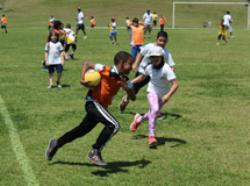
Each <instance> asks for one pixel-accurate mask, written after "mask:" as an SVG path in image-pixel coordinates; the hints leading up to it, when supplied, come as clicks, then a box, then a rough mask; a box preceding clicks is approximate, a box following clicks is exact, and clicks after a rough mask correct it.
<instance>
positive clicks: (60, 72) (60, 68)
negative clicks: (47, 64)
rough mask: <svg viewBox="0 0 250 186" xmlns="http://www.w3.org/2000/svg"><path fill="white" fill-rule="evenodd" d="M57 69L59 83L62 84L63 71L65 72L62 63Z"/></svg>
mask: <svg viewBox="0 0 250 186" xmlns="http://www.w3.org/2000/svg"><path fill="white" fill-rule="evenodd" d="M56 71H57V81H56V83H57V85H60V84H61V77H62V72H63V66H62V65H61V64H59V65H57V66H56Z"/></svg>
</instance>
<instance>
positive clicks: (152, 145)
mask: <svg viewBox="0 0 250 186" xmlns="http://www.w3.org/2000/svg"><path fill="white" fill-rule="evenodd" d="M148 145H149V148H155V147H156V146H157V139H156V138H155V136H149V137H148Z"/></svg>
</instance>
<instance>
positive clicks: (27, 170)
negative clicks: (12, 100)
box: [0, 95, 39, 186]
mask: <svg viewBox="0 0 250 186" xmlns="http://www.w3.org/2000/svg"><path fill="white" fill-rule="evenodd" d="M0 113H1V115H2V117H3V120H4V123H5V125H6V127H7V128H8V132H9V137H10V141H11V146H12V149H13V151H14V153H15V156H16V159H17V162H18V163H19V165H20V167H21V169H22V171H23V175H24V179H25V181H26V183H27V185H28V186H39V183H38V181H37V179H36V177H35V175H34V173H33V170H32V168H31V166H30V164H29V160H28V157H27V155H26V153H25V150H24V147H23V144H22V143H21V140H20V137H19V134H18V132H17V129H16V127H15V125H14V123H13V121H12V119H11V117H10V114H9V112H8V109H7V107H6V106H5V103H4V100H3V98H2V96H1V95H0Z"/></svg>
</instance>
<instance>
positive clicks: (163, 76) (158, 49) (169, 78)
mask: <svg viewBox="0 0 250 186" xmlns="http://www.w3.org/2000/svg"><path fill="white" fill-rule="evenodd" d="M167 42H168V34H167V33H166V32H164V31H160V32H159V33H158V34H157V37H156V42H155V43H150V44H147V45H145V46H143V47H142V49H141V50H140V52H139V53H138V54H137V55H136V58H134V57H133V56H132V55H131V54H129V53H127V52H125V51H120V52H118V53H116V55H115V56H114V66H112V67H110V66H106V65H103V64H94V63H91V62H84V63H83V66H82V71H81V77H80V83H81V84H82V85H83V86H85V87H87V88H88V89H89V91H88V93H87V95H86V98H85V100H86V103H85V110H86V115H85V117H84V118H83V120H82V121H81V123H80V124H79V125H78V126H77V127H75V128H73V129H72V130H70V131H68V132H66V133H65V134H63V135H62V136H61V137H59V138H57V139H51V140H50V142H49V145H48V148H47V150H46V154H45V156H46V159H47V160H52V158H53V157H54V155H55V154H56V152H57V151H58V150H59V149H60V148H62V147H63V146H64V145H65V144H67V143H70V142H72V141H73V140H75V139H77V138H79V137H82V136H85V135H86V134H87V133H88V132H90V131H91V130H92V129H93V128H94V127H95V126H96V125H97V124H98V123H99V122H100V123H102V124H103V125H104V128H103V129H102V131H101V133H100V135H99V136H98V138H97V140H96V142H95V143H94V144H93V145H92V149H91V150H90V151H89V153H88V156H87V157H88V159H89V160H90V161H91V162H92V163H93V164H96V165H99V166H105V165H106V163H105V161H104V160H103V158H102V155H101V151H102V149H103V148H104V146H105V144H106V143H107V142H108V141H109V140H110V139H111V137H112V136H113V135H115V134H116V133H117V132H118V130H119V128H120V124H119V122H118V121H117V120H116V118H115V117H114V116H113V115H112V114H111V113H110V112H109V111H108V107H109V106H110V105H111V104H112V99H113V97H114V96H115V95H116V94H117V93H118V91H119V89H120V88H122V89H123V90H124V91H125V92H126V96H124V98H123V99H122V102H121V105H120V108H121V110H122V111H123V110H124V109H125V108H126V106H127V105H128V103H129V101H128V100H133V101H134V100H135V99H136V94H137V93H138V91H139V89H140V88H142V87H143V86H145V85H146V84H148V88H147V92H146V93H147V97H148V102H149V111H148V112H147V113H146V114H144V115H139V114H136V115H135V117H134V121H133V122H132V123H131V125H130V130H131V131H132V132H135V131H136V130H137V128H138V126H139V125H140V124H141V123H142V122H143V121H145V120H147V121H148V122H149V135H148V144H149V147H156V145H157V138H156V135H155V128H156V120H157V117H158V116H159V114H160V109H161V108H162V107H163V106H164V105H165V104H166V103H167V102H168V101H169V100H170V98H171V97H172V96H173V94H174V93H175V92H176V90H177V88H178V82H177V80H176V76H175V73H174V65H175V63H174V61H173V58H172V56H171V53H170V52H169V51H168V50H167V49H166V48H165V46H166V44H167ZM138 66H139V67H138ZM137 67H138V68H137ZM90 69H94V70H96V71H98V72H99V73H100V75H101V82H100V84H99V85H98V86H96V87H91V86H90V85H89V82H88V81H85V80H84V76H85V73H86V72H87V71H88V70H90ZM136 69H137V72H136V76H135V79H134V80H132V81H130V80H129V78H128V75H129V73H130V71H131V70H136Z"/></svg>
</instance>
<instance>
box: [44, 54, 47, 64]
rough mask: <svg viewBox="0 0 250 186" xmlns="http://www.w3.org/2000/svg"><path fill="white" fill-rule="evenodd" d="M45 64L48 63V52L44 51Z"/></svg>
mask: <svg viewBox="0 0 250 186" xmlns="http://www.w3.org/2000/svg"><path fill="white" fill-rule="evenodd" d="M44 60H45V64H46V65H48V52H45V53H44Z"/></svg>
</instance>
